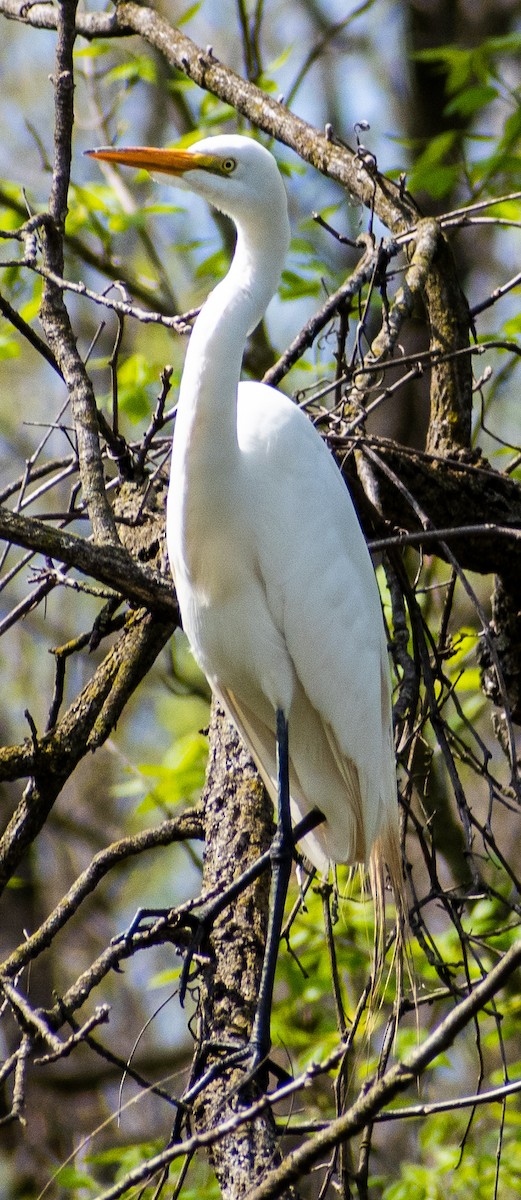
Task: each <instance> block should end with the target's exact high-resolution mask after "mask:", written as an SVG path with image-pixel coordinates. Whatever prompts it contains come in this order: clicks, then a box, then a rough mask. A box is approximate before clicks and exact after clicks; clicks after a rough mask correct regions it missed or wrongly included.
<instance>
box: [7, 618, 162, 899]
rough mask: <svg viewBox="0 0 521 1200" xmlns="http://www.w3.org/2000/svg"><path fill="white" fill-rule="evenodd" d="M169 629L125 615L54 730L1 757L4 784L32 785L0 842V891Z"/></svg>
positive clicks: (101, 739) (110, 726)
mask: <svg viewBox="0 0 521 1200" xmlns="http://www.w3.org/2000/svg"><path fill="white" fill-rule="evenodd" d="M173 628H174V625H173V623H172V622H165V621H160V620H158V619H157V618H154V617H152V616H150V615H149V614H146V613H144V612H142V611H141V612H137V613H135V614H130V616H129V619H128V622H127V626H126V628H125V629H124V631H123V632H122V634H121V635H120V637H119V639H118V641H117V642H116V644H115V645H114V646H113V647H112V649H111V650H110V651H109V653H108V654H107V656H106V657H105V659H104V660H103V662H102V663H101V665H100V666H99V667H98V669H97V670H96V671H95V672H94V675H93V676H92V679H90V680H89V682H88V684H87V685H86V686H85V687H84V688H83V691H82V692H80V694H79V696H77V697H76V699H75V700H74V702H73V704H71V706H70V708H69V709H68V711H67V712H66V713H65V715H64V717H63V719H62V720H61V721H60V722H59V724H58V725H57V726H56V727H55V729H53V730H51V731H50V732H49V733H47V734H45V735H44V736H43V737H42V738H38V736H37V735H36V736H33V738H32V739H31V740H30V741H29V740H28V741H27V742H26V743H25V746H24V747H18V748H10V747H8V748H7V749H6V750H4V751H3V752H2V756H3V757H4V759H5V767H6V769H7V772H8V778H11V779H12V778H13V777H14V776H13V771H15V772H16V777H20V776H21V775H32V779H31V781H30V783H29V784H28V786H27V788H26V791H25V793H24V796H23V797H22V800H21V801H20V803H19V805H18V807H17V809H16V812H15V813H14V814H13V817H12V818H11V820H10V822H9V824H8V826H7V828H6V830H5V832H4V833H3V835H2V838H1V839H0V891H1V890H3V888H4V887H5V885H6V884H7V883H8V881H9V879H10V878H11V876H12V874H13V871H14V870H15V869H16V867H17V866H18V864H19V862H20V860H21V859H22V857H23V855H24V854H25V852H26V850H27V849H28V847H29V846H30V845H31V843H32V842H33V841H34V839H35V837H37V835H38V833H39V832H40V830H41V829H42V827H43V825H44V823H45V821H46V819H47V817H48V815H49V812H50V810H51V808H52V806H53V804H54V802H55V800H56V797H57V796H58V795H59V793H60V791H61V789H62V787H63V784H64V783H65V780H66V779H68V777H69V776H70V775H71V774H72V772H73V771H74V769H75V767H76V766H77V764H78V762H79V761H80V760H81V759H82V758H83V757H84V756H85V755H86V754H87V752H88V751H89V750H95V749H96V748H97V747H98V746H101V745H102V744H103V742H104V741H105V740H106V738H107V737H108V736H109V734H110V733H111V731H112V730H113V728H114V726H115V724H116V723H117V721H118V718H119V717H120V715H121V713H122V711H123V709H124V707H125V705H126V704H127V702H128V700H129V699H130V696H131V695H132V694H133V692H134V691H135V689H136V687H137V686H138V684H139V683H141V680H142V679H143V677H144V676H145V675H146V674H147V672H148V671H149V670H150V667H151V666H152V664H153V662H154V661H155V659H156V658H157V655H158V654H159V652H160V651H161V650H162V649H163V646H164V645H165V644H166V642H167V641H168V638H169V637H170V635H171V633H172V631H173Z"/></svg>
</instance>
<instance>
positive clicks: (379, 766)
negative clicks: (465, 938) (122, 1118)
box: [90, 136, 401, 1051]
mask: <svg viewBox="0 0 521 1200" xmlns="http://www.w3.org/2000/svg"><path fill="white" fill-rule="evenodd" d="M90 153H91V154H92V156H93V157H96V158H99V159H102V160H105V161H108V162H114V163H122V164H126V165H128V166H132V167H140V168H141V167H144V168H146V170H148V171H149V172H150V173H151V174H152V175H154V176H155V177H157V178H159V179H161V181H163V182H169V181H170V182H171V183H172V184H173V185H174V186H176V187H180V186H182V187H186V188H188V189H190V190H191V191H193V192H196V193H197V194H198V195H200V196H203V197H204V198H205V199H206V200H207V201H208V202H209V203H210V204H212V205H213V206H214V207H215V208H217V209H218V210H220V211H221V212H222V213H225V214H226V215H227V216H229V217H231V219H232V220H233V221H234V223H235V225H236V228H237V243H236V248H235V254H234V257H233V261H232V263H231V266H230V269H229V271H228V274H227V275H226V276H225V278H224V279H223V280H222V281H221V282H220V283H218V284H217V287H215V288H214V290H213V291H212V292H211V293H210V295H209V296H208V298H207V300H206V302H205V304H204V305H203V307H202V309H201V312H200V314H199V316H198V318H197V320H196V322H195V325H194V328H193V332H192V334H191V337H190V343H189V346H188V350H187V354H186V360H185V365H184V371H183V377H182V382H181V388H180V394H179V403H178V409H177V416H176V422H175V431H174V438H173V447H172V466H171V476H170V486H169V492H168V508H167V540H168V552H169V557H170V564H171V568H172V571H173V576H174V580H175V586H176V590H177V596H178V599H179V605H180V609H181V614H182V619H183V626H184V628H185V630H186V633H187V634H188V638H189V641H190V643H191V646H192V650H193V653H194V655H195V658H196V659H197V662H198V663H199V664H200V666H201V667H202V669H203V671H204V673H205V674H206V676H207V678H208V680H209V682H210V684H211V687H212V689H213V691H214V692H215V694H216V695H217V696H218V697H219V699H220V700H221V702H222V704H223V705H224V707H225V709H226V710H227V711H228V713H229V714H230V716H231V717H232V719H233V720H234V721H235V723H236V725H237V727H238V729H239V731H240V733H241V734H242V736H243V738H244V740H245V742H246V744H247V745H248V746H249V748H250V750H251V753H252V755H253V758H254V759H255V762H256V764H257V766H258V768H259V771H260V773H261V776H262V778H263V780H264V783H265V785H266V787H267V789H268V792H269V793H270V794H271V796H272V797H273V799H274V801H275V802H276V801H277V798H278V799H279V818H280V796H279V783H280V781H279V780H278V776H277V741H278V742H279V743H281V742H282V743H283V742H284V737H285V731H287V736H288V755H289V790H290V793H291V814H292V818H293V821H294V822H297V821H299V820H301V819H302V818H303V817H305V816H306V814H309V813H310V812H312V811H313V810H317V809H318V810H319V812H320V813H321V814H323V818H324V819H323V820H322V822H321V823H320V824H318V825H317V826H316V827H315V828H314V829H313V830H312V832H309V833H308V834H307V835H306V837H305V838H304V839H303V842H302V847H303V849H304V850H305V853H306V854H307V855H308V857H309V858H310V860H311V862H312V863H313V864H314V865H315V867H317V869H318V870H319V872H321V873H322V874H327V872H328V870H329V868H330V865H331V864H332V863H356V862H361V863H365V864H368V865H369V866H370V870H371V878H372V883H373V890H376V900H377V910H378V913H379V915H380V920H381V918H382V909H383V891H384V882H385V864H387V868H388V870H389V873H390V877H391V880H392V882H393V885H394V887H395V890H398V891H399V888H400V879H401V869H400V856H399V849H398V837H397V824H398V809H397V794H396V773H395V762H394V753H393V739H392V714H391V683H390V673H389V664H388V654H387V640H386V634H385V627H384V622H383V617H382V611H381V606H380V598H379V593H378V587H377V583H376V579H375V575H374V571H373V566H372V563H371V558H370V555H369V551H368V549H367V546H366V543H365V540H364V537H363V534H362V531H361V529H360V525H359V523H358V519H357V516H356V513H355V510H354V507H353V504H352V501H351V497H350V495H349V492H348V490H347V487H346V485H345V483H344V480H343V478H342V476H341V474H340V471H339V469H338V467H337V466H336V463H335V462H334V460H333V458H332V456H331V454H330V453H329V451H328V449H327V448H326V446H325V445H324V442H323V441H322V439H321V437H320V435H319V434H318V433H317V431H316V430H315V428H314V427H313V425H312V424H311V423H310V421H309V420H308V419H307V417H306V416H305V415H304V413H303V412H301V411H300V410H299V409H298V408H297V407H296V406H295V405H294V404H293V403H292V402H291V400H289V399H288V398H287V397H286V396H285V395H283V394H282V393H281V392H279V391H277V390H276V389H274V388H271V387H267V386H266V385H265V384H262V383H252V382H239V380H240V374H241V366H242V357H243V352H244V347H245V343H246V339H247V337H248V335H249V334H250V333H251V332H252V331H253V330H254V329H255V327H256V325H257V324H258V323H259V321H260V320H261V319H262V317H263V315H264V312H265V310H266V307H267V305H268V303H269V301H270V299H271V298H272V296H273V295H274V293H275V291H276V290H277V287H278V283H279V280H280V275H281V270H282V267H283V264H284V260H285V257H286V254H287V251H288V247H289V240H290V229H289V221H288V210H287V198H286V193H285V189H284V185H283V183H282V179H281V176H280V174H279V171H278V168H277V164H276V162H275V159H274V157H273V155H272V154H270V153H269V151H268V150H266V149H264V147H262V146H261V145H259V144H258V143H257V142H255V141H253V140H252V139H250V138H246V137H239V136H222V137H211V138H205V139H204V140H203V141H199V142H197V143H196V144H195V145H193V146H192V147H191V148H190V149H189V150H185V149H171V150H170V149H159V150H157V149H152V148H149V147H144V148H131V149H123V148H122V149H112V148H110V149H102V150H98V151H92V152H90ZM279 749H280V746H279ZM283 760H284V746H282V766H281V774H282V776H283V775H284V761H283ZM282 786H283V784H282ZM275 857H276V855H275ZM286 873H287V874H288V873H289V871H287V872H286ZM282 905H283V901H282ZM279 908H280V904H279ZM272 986H273V980H272V979H271V981H270V982H269V983H268V985H267V987H268V991H270V989H271V988H272ZM269 1002H270V1003H271V992H270V997H269ZM265 1049H266V1038H264V1044H263V1051H265Z"/></svg>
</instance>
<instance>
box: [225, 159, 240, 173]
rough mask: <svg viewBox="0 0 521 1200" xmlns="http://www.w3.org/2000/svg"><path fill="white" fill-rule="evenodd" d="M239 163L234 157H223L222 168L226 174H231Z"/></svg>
mask: <svg viewBox="0 0 521 1200" xmlns="http://www.w3.org/2000/svg"><path fill="white" fill-rule="evenodd" d="M236 166H237V163H236V161H235V159H234V158H223V160H222V163H221V168H222V170H223V171H224V173H225V174H226V175H231V174H232V171H235V168H236Z"/></svg>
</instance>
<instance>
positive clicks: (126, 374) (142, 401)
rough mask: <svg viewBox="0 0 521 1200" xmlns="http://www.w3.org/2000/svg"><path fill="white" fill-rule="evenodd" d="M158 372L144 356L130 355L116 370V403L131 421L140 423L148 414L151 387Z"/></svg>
mask: <svg viewBox="0 0 521 1200" xmlns="http://www.w3.org/2000/svg"><path fill="white" fill-rule="evenodd" d="M157 377H158V372H157V370H156V368H155V366H153V365H152V364H151V363H150V362H149V361H148V358H146V357H145V355H144V354H131V355H130V356H129V358H127V359H125V362H123V363H122V364H121V366H120V368H119V370H118V403H119V406H120V408H121V409H122V410H123V412H125V413H126V414H127V416H128V417H130V420H131V421H135V422H137V421H141V420H143V419H144V417H146V416H147V415H148V413H149V412H150V407H151V403H152V399H153V396H152V390H151V386H152V385H154V386H157Z"/></svg>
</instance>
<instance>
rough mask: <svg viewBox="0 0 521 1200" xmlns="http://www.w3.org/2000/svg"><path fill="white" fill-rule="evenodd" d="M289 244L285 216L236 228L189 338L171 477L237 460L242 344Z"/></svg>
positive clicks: (275, 280)
mask: <svg viewBox="0 0 521 1200" xmlns="http://www.w3.org/2000/svg"><path fill="white" fill-rule="evenodd" d="M288 244H289V224H288V219H287V214H286V212H285V211H284V212H279V213H275V214H273V213H271V214H270V213H266V214H263V220H262V221H259V220H254V219H252V220H251V221H247V220H245V221H243V220H241V221H240V222H237V244H236V248H235V254H234V257H233V261H232V263H231V266H230V269H229V271H228V274H227V275H226V276H225V278H224V279H223V280H222V281H221V283H219V284H218V285H217V287H216V288H214V290H213V292H211V293H210V295H209V296H208V299H207V300H206V303H205V304H204V305H203V308H202V310H201V312H200V314H199V316H198V318H197V320H196V322H195V325H194V328H193V331H192V334H191V337H190V343H189V346H188V350H187V354H186V359H185V365H184V371H183V378H182V381H181V388H180V393H179V404H178V410H177V417H176V426H175V433H174V443H173V456H172V473H174V472H175V471H180V470H181V471H183V473H184V472H186V471H187V469H188V461H189V464H190V470H194V471H196V472H197V473H198V474H199V472H200V471H201V470H203V471H204V470H205V469H207V468H208V466H209V464H210V463H211V462H219V463H220V465H221V467H222V469H223V470H224V469H225V464H226V462H227V461H229V463H230V467H231V466H232V464H233V461H234V459H235V457H236V454H237V416H236V413H237V387H238V383H239V378H240V373H241V365H242V358H243V353H244V347H245V343H246V339H247V337H248V334H249V333H250V332H251V331H252V330H253V329H254V328H255V326H256V325H257V324H258V323H259V321H260V320H261V318H262V316H263V315H264V312H265V310H266V307H267V305H268V304H269V301H270V300H271V297H272V296H273V294H274V292H275V291H276V289H277V286H278V283H279V279H280V273H281V269H282V264H283V262H284V258H285V256H286V253H287V249H288ZM203 478H204V475H203ZM172 482H173V481H172ZM187 482H188V480H186V479H185V483H187ZM199 486H201V476H200V475H199Z"/></svg>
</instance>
